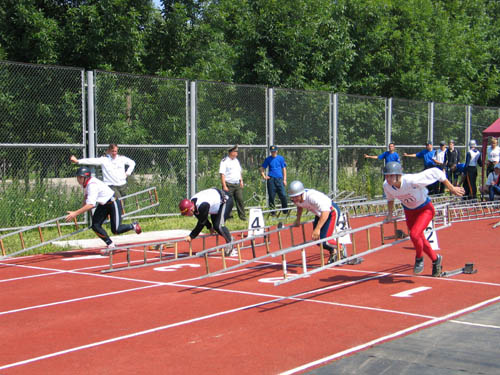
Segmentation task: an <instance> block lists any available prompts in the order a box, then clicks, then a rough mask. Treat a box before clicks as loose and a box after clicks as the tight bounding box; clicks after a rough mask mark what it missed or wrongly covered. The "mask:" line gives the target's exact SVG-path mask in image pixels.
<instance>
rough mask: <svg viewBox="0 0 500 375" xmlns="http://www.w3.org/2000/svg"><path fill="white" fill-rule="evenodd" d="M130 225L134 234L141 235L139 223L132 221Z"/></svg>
mask: <svg viewBox="0 0 500 375" xmlns="http://www.w3.org/2000/svg"><path fill="white" fill-rule="evenodd" d="M132 225H133V226H134V230H135V233H137V234H141V233H142V229H141V226H140V225H139V222H137V221H134V222H133V223H132Z"/></svg>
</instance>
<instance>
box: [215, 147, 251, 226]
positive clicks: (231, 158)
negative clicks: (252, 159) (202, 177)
mask: <svg viewBox="0 0 500 375" xmlns="http://www.w3.org/2000/svg"><path fill="white" fill-rule="evenodd" d="M241 171H242V169H241V165H240V162H239V160H238V145H236V146H233V147H231V148H230V149H229V150H228V155H227V156H226V157H224V158H223V159H222V160H221V162H220V165H219V173H220V180H221V183H222V190H224V191H227V192H229V193H230V194H231V195H232V197H233V200H234V202H235V203H236V209H237V210H238V216H239V218H240V219H241V220H244V221H246V220H247V217H246V214H245V204H244V202H243V186H244V185H243V177H242V174H241Z"/></svg>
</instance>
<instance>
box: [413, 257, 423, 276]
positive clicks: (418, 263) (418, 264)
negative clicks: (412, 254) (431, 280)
mask: <svg viewBox="0 0 500 375" xmlns="http://www.w3.org/2000/svg"><path fill="white" fill-rule="evenodd" d="M423 271H424V257H421V258H415V266H414V267H413V273H414V274H415V275H418V274H419V273H422V272H423Z"/></svg>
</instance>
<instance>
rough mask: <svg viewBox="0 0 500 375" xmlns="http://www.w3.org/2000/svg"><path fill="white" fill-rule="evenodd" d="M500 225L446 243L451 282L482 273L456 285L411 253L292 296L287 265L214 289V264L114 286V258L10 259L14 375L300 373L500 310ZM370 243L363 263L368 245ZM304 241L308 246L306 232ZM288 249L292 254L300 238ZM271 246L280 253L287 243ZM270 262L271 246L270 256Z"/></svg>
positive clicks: (300, 286)
mask: <svg viewBox="0 0 500 375" xmlns="http://www.w3.org/2000/svg"><path fill="white" fill-rule="evenodd" d="M370 220H371V221H373V219H364V220H357V221H353V222H351V226H352V227H354V228H356V227H359V226H361V225H364V224H366V223H367V222H369V221H370ZM496 221H497V220H483V221H472V222H466V223H455V224H453V225H452V226H451V227H450V228H447V229H444V230H441V231H439V232H438V240H439V245H440V247H441V250H440V253H441V254H442V255H443V258H444V269H445V270H452V269H456V268H460V267H463V266H464V264H465V263H469V262H471V263H474V265H475V267H476V268H477V269H478V273H476V274H473V275H463V274H460V275H456V276H453V277H451V278H432V277H429V276H430V272H431V262H430V261H429V259H426V260H425V262H426V265H425V270H424V273H423V274H422V275H421V276H414V275H413V274H412V268H413V261H414V255H415V253H414V250H413V247H412V246H411V243H410V242H409V241H408V242H405V243H402V244H400V245H396V246H393V247H390V248H388V249H384V250H381V251H379V252H377V253H374V254H370V255H368V256H366V257H365V260H364V262H363V263H361V264H359V265H355V266H342V267H335V268H332V269H329V270H325V271H323V272H319V273H317V274H315V275H313V276H311V277H308V278H304V279H301V280H297V281H294V282H291V283H288V284H284V285H281V286H278V287H275V286H273V284H272V282H273V281H274V280H276V278H280V277H282V272H281V262H280V259H279V258H268V259H266V261H265V262H264V261H261V262H255V263H253V264H252V267H251V268H244V269H243V268H242V269H238V270H236V271H233V272H229V273H225V274H221V275H219V276H216V277H211V278H204V279H200V276H201V275H203V274H204V273H205V270H204V260H203V259H199V260H198V259H196V260H187V261H182V260H180V261H179V262H176V263H169V264H166V265H164V266H163V267H159V268H156V269H155V268H154V267H146V268H140V269H135V270H128V271H122V272H118V273H111V274H101V272H100V271H101V270H102V269H104V268H107V266H108V259H107V258H105V257H100V256H98V254H99V251H98V249H94V250H88V251H73V252H66V253H60V254H51V255H40V256H31V257H23V258H16V259H12V260H6V261H5V260H4V261H1V262H0V296H1V298H0V329H1V337H2V345H1V346H0V373H1V374H2V375H7V374H47V373H51V374H68V373H71V374H89V373H92V374H193V373H205V374H235V373H238V374H277V373H288V374H292V373H300V372H303V371H305V370H308V369H311V368H313V367H314V366H318V365H322V364H325V363H327V362H328V361H332V360H335V359H338V358H341V357H343V356H348V355H353V354H355V353H356V352H358V351H360V350H363V349H365V348H368V347H370V346H373V345H376V344H378V343H381V342H384V341H388V340H392V339H395V338H398V337H401V336H404V335H407V334H410V333H413V332H415V331H417V330H419V329H422V328H425V327H428V326H431V325H434V324H439V323H441V322H443V321H446V320H452V319H454V318H456V317H458V316H460V315H463V314H465V313H467V312H470V311H473V310H477V309H480V308H481V307H484V306H486V305H489V304H493V303H498V302H499V301H500V264H499V262H498V244H497V242H498V241H497V238H498V233H496V231H498V230H500V229H496V230H495V229H492V225H493V224H494V223H496ZM286 232H288V231H285V233H286ZM307 234H308V235H309V234H310V228H309V227H308V233H307ZM360 237H361V236H357V238H356V242H357V244H358V252H360V251H362V250H359V249H363V245H364V244H363V242H366V240H363V239H362V238H360ZM294 238H295V241H296V242H297V241H298V239H300V238H301V233H300V232H299V230H298V228H296V231H295V232H294ZM282 240H283V246H290V244H291V243H290V241H291V239H290V236H289V235H288V236H287V235H284V236H283V238H282ZM200 244H201V242H198V245H196V243H195V250H196V246H199V245H200ZM374 245H376V243H373V242H372V246H374ZM271 246H272V248H273V249H276V248H277V246H278V239H277V237H276V236H274V237H273V236H271ZM349 250H350V249H349ZM264 251H265V250H264V247H257V255H262V254H264ZM141 256H142V253H140V252H138V254H137V259H140V258H141ZM120 257H121V259H122V260H124V259H125V256H124V254H118V255H117V256H115V258H117V259H118V260H120ZM250 257H251V251H250V250H244V258H246V259H249V258H250ZM288 258H290V259H288V262H289V271H290V272H292V273H293V272H296V273H300V272H302V271H301V268H300V267H298V265H299V259H300V254H299V253H297V255H296V256H295V260H296V262H295V263H296V265H297V267H293V264H291V263H293V261H294V257H293V256H289V257H288ZM307 258H308V262H309V266H312V265H314V264H315V265H316V266H317V265H319V250H318V248H317V247H314V248H308V249H307ZM227 262H228V265H232V264H235V263H236V262H237V259H236V258H231V259H227ZM209 264H210V268H211V270H216V269H218V268H220V267H221V264H222V262H221V259H220V258H219V257H212V258H210V259H209ZM405 292H406V296H405V294H404V293H405ZM401 293H403V294H401ZM398 294H399V295H398Z"/></svg>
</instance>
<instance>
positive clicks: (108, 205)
mask: <svg viewBox="0 0 500 375" xmlns="http://www.w3.org/2000/svg"><path fill="white" fill-rule="evenodd" d="M76 179H77V180H78V183H79V184H80V185H81V186H82V187H83V189H84V202H83V205H82V207H80V208H79V209H78V210H76V211H68V215H67V216H66V221H72V220H74V219H75V218H76V217H77V216H78V215H81V214H83V213H84V212H87V211H90V210H92V209H93V208H95V211H94V214H93V215H92V226H91V228H92V230H93V231H94V232H95V234H97V236H98V237H99V238H100V239H102V240H103V241H104V242H105V243H106V245H107V249H106V250H103V251H102V254H103V255H108V254H109V251H110V249H113V248H114V247H115V245H114V243H113V241H112V240H111V238H109V236H108V233H107V232H106V231H105V230H104V228H103V227H102V224H103V223H104V221H105V220H106V219H107V217H108V215H109V220H110V223H111V231H112V232H113V234H121V233H125V232H128V231H129V230H132V229H133V230H135V232H136V233H137V234H140V233H141V232H142V230H141V227H140V225H139V223H138V222H134V223H132V224H122V206H121V203H120V201H119V200H118V199H115V197H114V192H113V190H111V189H110V188H109V187H108V186H107V185H106V184H105V183H103V182H102V181H101V180H99V179H97V178H95V177H92V175H91V173H90V169H89V168H88V167H80V168H78V170H77V171H76Z"/></svg>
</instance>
